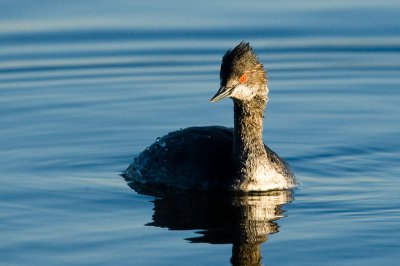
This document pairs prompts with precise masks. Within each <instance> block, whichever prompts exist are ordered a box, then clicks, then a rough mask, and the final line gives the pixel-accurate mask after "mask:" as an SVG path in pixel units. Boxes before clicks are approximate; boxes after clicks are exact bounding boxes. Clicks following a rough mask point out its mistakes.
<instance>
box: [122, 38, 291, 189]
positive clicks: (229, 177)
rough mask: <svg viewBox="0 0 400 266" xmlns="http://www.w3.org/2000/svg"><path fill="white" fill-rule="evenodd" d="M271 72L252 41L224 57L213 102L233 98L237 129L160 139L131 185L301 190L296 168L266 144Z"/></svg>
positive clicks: (132, 173) (131, 171) (133, 167)
mask: <svg viewBox="0 0 400 266" xmlns="http://www.w3.org/2000/svg"><path fill="white" fill-rule="evenodd" d="M267 83H268V82H267V75H266V71H265V70H264V67H263V65H262V63H261V62H260V60H259V59H258V57H257V55H256V54H255V52H254V51H253V48H252V47H251V46H250V44H249V43H248V42H240V43H239V44H238V45H237V46H235V47H234V48H233V49H229V50H228V51H227V52H226V53H225V54H224V56H223V58H222V63H221V69H220V87H219V90H218V91H217V93H216V94H215V95H214V96H213V97H212V98H211V99H210V101H211V102H217V101H219V100H221V99H223V98H230V99H232V100H233V106H234V108H233V111H234V126H233V128H227V127H223V126H201V127H200V126H199V127H188V128H185V129H180V130H177V131H174V132H170V133H168V134H167V135H165V136H163V137H161V138H157V139H156V141H155V142H154V143H153V144H152V145H150V146H149V147H147V148H146V149H145V150H144V151H143V152H141V153H140V154H139V155H138V156H137V157H136V158H135V159H134V160H133V162H132V163H131V164H130V165H129V167H128V168H127V169H126V170H125V171H124V173H123V176H124V177H125V179H126V180H127V181H128V183H138V184H140V185H146V186H154V187H163V188H168V189H183V190H196V191H233V192H253V191H270V190H288V189H292V188H294V187H295V186H296V178H295V175H294V173H293V171H292V170H291V167H290V166H289V164H288V163H287V162H285V161H284V160H283V159H282V158H281V157H279V156H278V155H277V154H276V153H275V152H274V151H272V150H271V149H270V148H269V147H268V146H267V145H265V144H264V142H263V118H264V109H265V107H266V105H267V102H268V92H269V89H268V84H267Z"/></svg>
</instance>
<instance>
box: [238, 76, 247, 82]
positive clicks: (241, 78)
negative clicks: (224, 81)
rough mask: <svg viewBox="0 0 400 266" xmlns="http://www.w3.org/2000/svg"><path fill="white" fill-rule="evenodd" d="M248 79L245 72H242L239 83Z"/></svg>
mask: <svg viewBox="0 0 400 266" xmlns="http://www.w3.org/2000/svg"><path fill="white" fill-rule="evenodd" d="M248 79H249V77H248V76H247V74H243V75H242V76H240V78H239V81H240V83H245V82H246V81H247V80H248Z"/></svg>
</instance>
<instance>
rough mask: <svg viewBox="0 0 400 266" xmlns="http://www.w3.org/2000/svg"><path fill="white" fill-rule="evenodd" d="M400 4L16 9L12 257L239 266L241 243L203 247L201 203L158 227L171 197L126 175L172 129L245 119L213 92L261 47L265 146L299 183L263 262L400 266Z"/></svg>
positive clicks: (10, 116) (14, 261) (6, 260)
mask: <svg viewBox="0 0 400 266" xmlns="http://www.w3.org/2000/svg"><path fill="white" fill-rule="evenodd" d="M399 12H400V3H399V2H398V1H334V3H331V2H329V1H318V2H317V1H301V2H300V1H299V2H294V1H293V2H292V1H286V0H281V1H277V2H276V1H275V2H273V3H268V2H267V1H253V2H248V1H221V2H219V1H198V2H187V1H168V2H162V1H137V2H134V1H1V2H0V234H1V242H0V264H3V265H23V264H26V265H44V264H52V265H68V264H69V265H76V264H85V265H99V264H102V265H187V264H188V263H190V264H191V265H205V264H209V265H226V264H229V260H230V258H231V256H232V244H229V241H226V242H225V243H223V242H224V241H220V242H221V243H216V242H218V241H217V240H221V239H220V238H218V239H213V241H211V240H209V239H205V240H204V239H203V240H202V241H193V240H190V239H192V238H196V237H200V236H202V235H204V232H203V233H201V232H200V233H199V231H201V230H203V231H204V230H205V229H207V226H205V225H204V224H196V222H194V223H192V224H190V226H188V225H187V224H177V223H176V221H175V218H176V216H179V215H183V216H185V215H186V216H187V217H186V218H188V220H189V221H192V222H193V221H198V219H200V220H202V219H203V218H210V217H209V216H207V215H209V214H201V213H199V212H196V211H193V210H197V209H196V208H198V207H199V206H197V204H196V201H189V200H187V199H186V198H185V196H182V202H188V204H189V205H186V206H185V208H186V209H185V210H186V211H182V210H181V209H179V208H178V210H180V211H177V213H169V212H168V210H169V209H168V208H167V209H162V208H161V210H164V212H161V213H163V214H169V215H170V217H169V219H170V220H168V221H169V222H170V223H169V224H162V223H160V224H157V222H155V219H156V218H157V217H158V216H157V215H156V211H157V208H160V206H162V205H163V204H162V202H161V204H157V200H156V199H158V200H160V197H159V196H154V195H153V196H151V195H149V194H147V195H146V194H145V195H143V194H139V193H137V192H135V191H134V190H132V189H131V188H130V187H128V186H127V185H126V183H125V182H124V180H123V179H122V178H121V177H120V175H119V174H120V173H121V171H122V170H123V169H125V168H126V167H127V166H128V165H129V163H130V162H131V160H132V159H133V157H134V156H135V155H137V154H138V153H139V152H140V151H141V150H143V149H144V148H146V146H148V145H149V144H151V143H152V142H153V141H154V140H155V139H156V138H157V137H158V136H162V135H164V134H166V133H168V132H170V131H172V130H176V129H179V128H184V127H188V126H194V125H224V126H231V125H232V103H231V102H230V101H229V100H225V101H222V102H219V103H217V104H211V103H210V102H209V101H208V100H209V98H210V97H211V96H212V95H213V94H214V93H215V92H216V90H217V89H218V85H219V64H220V60H221V56H222V55H223V53H224V52H225V51H226V50H227V49H228V48H231V47H233V46H235V45H236V44H237V43H238V42H240V41H242V40H246V41H250V42H251V44H252V45H253V46H254V49H255V51H256V52H257V53H258V55H259V57H260V59H261V61H262V62H263V63H264V65H265V67H266V69H267V70H268V76H269V86H270V101H269V105H268V108H267V112H266V120H265V130H264V139H265V141H266V142H267V143H268V145H269V146H270V147H271V148H272V149H274V150H275V151H276V152H277V153H279V154H280V155H281V156H282V157H284V158H285V159H286V160H287V161H288V162H289V163H290V164H291V165H292V167H293V169H294V171H295V173H296V176H297V177H298V179H299V181H300V184H301V185H300V187H299V188H298V189H296V190H295V191H294V200H293V201H292V202H291V203H288V204H286V205H284V206H283V207H282V209H283V210H285V212H284V213H283V215H282V216H284V217H283V218H281V219H279V220H277V221H275V222H276V224H272V225H271V224H269V225H270V227H268V228H273V232H270V233H271V234H270V235H269V236H268V240H267V241H265V240H263V241H261V242H262V243H261V256H262V257H263V260H262V263H263V264H265V265H396V264H397V263H398V260H399V259H400V254H399V250H400V245H399V239H400V223H399V221H400V174H399V173H400V163H399V158H400V152H399V149H400V137H399V136H400V89H399V87H400V16H399ZM154 200H156V202H154ZM161 200H162V197H161ZM216 201H217V203H219V200H216ZM267 201H268V200H267ZM178 202H179V200H178ZM262 202H264V201H262ZM214 203H215V202H214ZM155 204H156V205H155ZM190 204H192V205H190ZM178 205H179V203H178ZM217 205H218V204H217ZM255 205H257V204H255ZM155 206H156V207H155ZM157 206H158V207H157ZM174 206H175V205H174ZM207 206H209V205H207ZM263 206H264V205H263ZM175 207H176V206H175ZM178 207H179V206H178ZM153 209H154V210H153ZM158 210H159V209H158ZM165 210H166V211H165ZM264 210H269V209H268V208H266V209H265V208H264ZM193 213H194V216H195V219H193V216H191V215H192V214H193ZM211 216H212V215H211ZM263 217H264V216H263ZM211 218H212V217H211ZM228 218H229V217H226V219H228ZM190 219H192V220H190ZM224 219H225V218H224V217H222V218H220V220H218V223H217V224H221V223H228V224H229V221H224ZM162 221H165V220H162ZM185 221H187V220H185ZM277 226H279V227H277ZM224 228H225V227H224ZM171 229H175V230H171ZM184 229H189V230H184ZM228 229H229V228H228ZM228 231H229V230H228ZM193 242H200V243H193ZM211 243H214V244H211Z"/></svg>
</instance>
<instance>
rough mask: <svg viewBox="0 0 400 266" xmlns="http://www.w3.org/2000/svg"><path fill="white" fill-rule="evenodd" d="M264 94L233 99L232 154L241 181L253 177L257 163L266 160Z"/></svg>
mask: <svg viewBox="0 0 400 266" xmlns="http://www.w3.org/2000/svg"><path fill="white" fill-rule="evenodd" d="M266 103H267V96H266V95H256V96H255V97H254V98H253V99H252V100H250V101H237V100H234V136H233V154H234V158H235V163H236V166H237V168H238V172H239V173H238V174H239V176H240V178H241V181H244V180H245V179H253V178H255V175H254V173H253V172H254V170H255V169H256V168H257V165H258V164H259V163H260V161H261V162H262V161H263V160H266V156H267V155H266V151H265V147H264V142H263V138H262V136H263V134H262V133H263V118H264V117H263V115H264V109H265V107H266Z"/></svg>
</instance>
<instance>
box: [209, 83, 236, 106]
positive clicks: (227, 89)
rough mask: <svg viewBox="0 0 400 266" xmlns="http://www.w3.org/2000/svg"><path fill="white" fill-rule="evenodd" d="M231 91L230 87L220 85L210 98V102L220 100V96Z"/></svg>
mask: <svg viewBox="0 0 400 266" xmlns="http://www.w3.org/2000/svg"><path fill="white" fill-rule="evenodd" d="M231 92H232V88H229V87H224V86H221V88H219V90H218V92H217V93H216V94H215V95H214V96H213V97H212V98H211V99H210V102H213V103H215V102H217V101H219V100H221V99H222V98H225V97H227V96H229V95H230V94H231Z"/></svg>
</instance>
